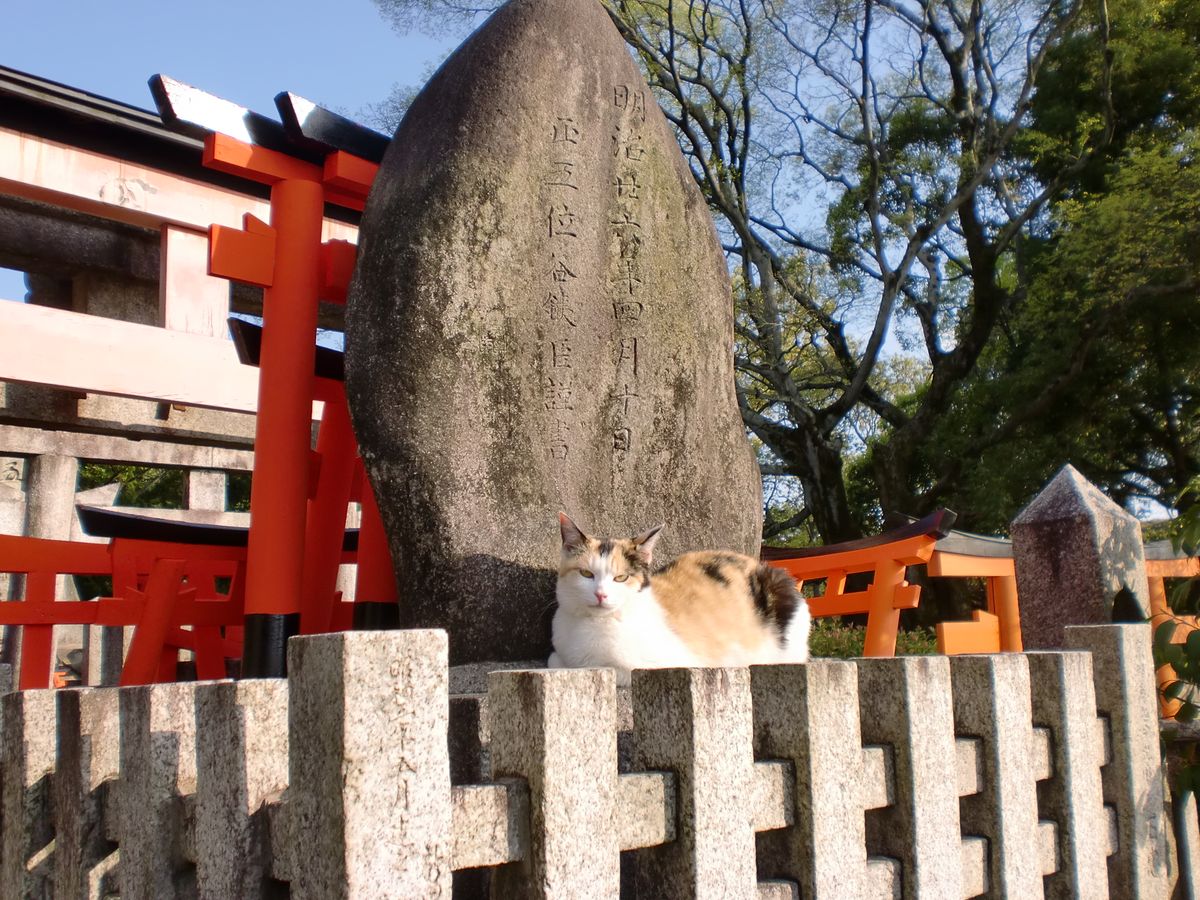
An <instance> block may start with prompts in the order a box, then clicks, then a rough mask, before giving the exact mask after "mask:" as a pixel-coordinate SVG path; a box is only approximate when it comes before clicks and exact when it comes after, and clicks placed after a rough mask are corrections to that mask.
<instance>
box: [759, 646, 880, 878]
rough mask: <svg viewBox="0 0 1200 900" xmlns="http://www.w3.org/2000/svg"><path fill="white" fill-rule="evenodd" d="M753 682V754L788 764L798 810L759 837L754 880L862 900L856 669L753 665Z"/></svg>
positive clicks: (862, 776) (863, 793)
mask: <svg viewBox="0 0 1200 900" xmlns="http://www.w3.org/2000/svg"><path fill="white" fill-rule="evenodd" d="M750 681H751V689H752V692H753V698H754V755H755V757H757V758H759V759H783V760H789V761H790V762H791V763H792V767H793V773H794V782H793V784H792V785H791V788H792V791H793V793H794V797H795V806H796V822H795V824H794V825H792V826H791V827H789V828H786V829H782V830H781V831H777V832H772V833H770V834H763V835H760V836H759V839H758V846H759V856H758V874H759V877H762V878H785V879H789V880H792V881H796V882H799V884H800V886H801V893H802V895H803V896H806V897H810V896H825V895H829V896H842V897H855V896H859V895H860V894H861V893H862V892H863V879H864V877H865V873H866V865H867V850H866V835H865V831H864V819H863V809H864V807H865V800H866V798H867V796H868V790H867V786H866V772H865V765H864V759H865V757H864V753H863V747H862V737H861V733H860V729H859V720H858V674H857V670H856V668H855V664H854V663H850V662H840V661H836V662H835V661H831V660H830V661H827V660H819V661H818V660H814V661H813V662H811V663H809V664H808V665H804V666H754V667H752V668H751V669H750ZM878 756H879V759H880V764H881V768H882V765H884V763H883V757H884V756H885V754H883V753H880V754H878ZM760 765H761V764H760ZM877 775H878V777H879V778H881V779H884V780H886V776H884V775H883V773H882V771H879V772H878V773H877ZM871 793H877V792H871Z"/></svg>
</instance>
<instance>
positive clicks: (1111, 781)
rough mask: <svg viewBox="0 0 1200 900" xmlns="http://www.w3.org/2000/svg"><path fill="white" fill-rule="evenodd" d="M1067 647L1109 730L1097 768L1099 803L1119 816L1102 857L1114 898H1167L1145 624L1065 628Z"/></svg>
mask: <svg viewBox="0 0 1200 900" xmlns="http://www.w3.org/2000/svg"><path fill="white" fill-rule="evenodd" d="M1066 642H1067V646H1068V647H1070V648H1071V649H1074V650H1089V651H1091V654H1092V673H1093V677H1094V679H1095V685H1096V708H1097V710H1098V711H1099V713H1100V715H1102V716H1105V717H1107V719H1108V727H1109V729H1110V730H1111V732H1112V759H1111V761H1110V762H1109V764H1108V765H1106V766H1105V767H1104V768H1103V769H1102V770H1101V776H1100V777H1101V783H1102V785H1103V790H1104V802H1105V803H1106V804H1112V805H1113V806H1115V807H1116V810H1117V852H1116V853H1115V854H1113V855H1112V856H1110V857H1109V858H1108V885H1109V891H1110V892H1111V893H1112V894H1113V896H1117V897H1139V898H1143V900H1152V898H1156V897H1169V896H1170V895H1171V887H1172V884H1173V883H1174V878H1175V873H1174V871H1173V869H1174V864H1173V858H1172V857H1173V849H1174V848H1173V845H1172V841H1171V837H1170V833H1171V824H1170V822H1169V821H1168V819H1167V812H1166V806H1165V793H1164V791H1165V787H1166V782H1165V771H1164V765H1163V759H1162V754H1161V753H1160V751H1159V733H1158V697H1157V689H1156V687H1155V682H1154V660H1153V653H1152V651H1151V647H1150V626H1149V625H1101V626H1093V627H1079V626H1076V627H1068V628H1067V630H1066Z"/></svg>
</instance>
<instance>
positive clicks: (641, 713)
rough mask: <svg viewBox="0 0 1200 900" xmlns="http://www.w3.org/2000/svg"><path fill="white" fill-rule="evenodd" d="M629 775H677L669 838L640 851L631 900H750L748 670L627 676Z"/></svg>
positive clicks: (751, 771) (751, 724)
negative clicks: (630, 747) (630, 721)
mask: <svg viewBox="0 0 1200 900" xmlns="http://www.w3.org/2000/svg"><path fill="white" fill-rule="evenodd" d="M633 721H634V724H633V730H634V751H633V766H634V769H636V770H638V771H643V772H649V771H666V772H674V773H675V779H676V781H675V785H676V794H675V804H676V807H675V808H676V815H677V822H678V826H677V827H678V832H677V834H676V837H675V840H673V841H671V842H670V843H668V844H663V845H661V846H658V847H647V848H645V849H642V850H638V851H637V853H636V854H635V859H636V879H637V886H638V892H639V893H638V896H639V897H654V898H656V900H709V898H712V900H716V898H721V900H750V898H753V897H756V896H757V891H758V885H757V877H756V873H755V867H754V855H755V854H754V830H753V825H752V820H753V813H754V810H753V808H752V802H753V799H752V798H753V791H752V790H751V787H752V785H753V778H754V747H753V739H754V721H753V714H752V711H751V693H750V670H749V669H744V668H730V669H644V670H639V671H635V672H634V673H633Z"/></svg>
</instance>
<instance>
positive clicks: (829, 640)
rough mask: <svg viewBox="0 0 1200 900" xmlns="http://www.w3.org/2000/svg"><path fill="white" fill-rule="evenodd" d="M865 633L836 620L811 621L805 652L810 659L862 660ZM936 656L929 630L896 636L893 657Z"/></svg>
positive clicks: (924, 629)
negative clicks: (811, 625) (860, 658)
mask: <svg viewBox="0 0 1200 900" xmlns="http://www.w3.org/2000/svg"><path fill="white" fill-rule="evenodd" d="M866 636H867V629H866V627H865V626H863V625H853V624H850V623H848V622H846V621H845V620H844V619H842V618H841V617H839V616H830V617H827V618H822V619H814V620H813V627H812V636H811V638H810V639H809V648H810V650H811V652H812V655H813V656H817V657H834V658H837V659H853V658H854V657H858V656H862V651H863V644H864V642H865V641H866ZM933 653H937V637H936V635H934V633H933V630H932V629H929V628H914V629H911V630H906V631H901V632H899V633H898V634H897V635H896V655H897V656H928V655H930V654H933Z"/></svg>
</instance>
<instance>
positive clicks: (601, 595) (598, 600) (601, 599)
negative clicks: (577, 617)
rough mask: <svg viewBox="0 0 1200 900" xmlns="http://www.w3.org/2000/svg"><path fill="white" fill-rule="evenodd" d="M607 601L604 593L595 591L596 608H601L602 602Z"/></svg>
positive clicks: (606, 595)
mask: <svg viewBox="0 0 1200 900" xmlns="http://www.w3.org/2000/svg"><path fill="white" fill-rule="evenodd" d="M607 599H608V594H606V593H604V591H596V605H597V606H603V605H604V601H605V600H607Z"/></svg>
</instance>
